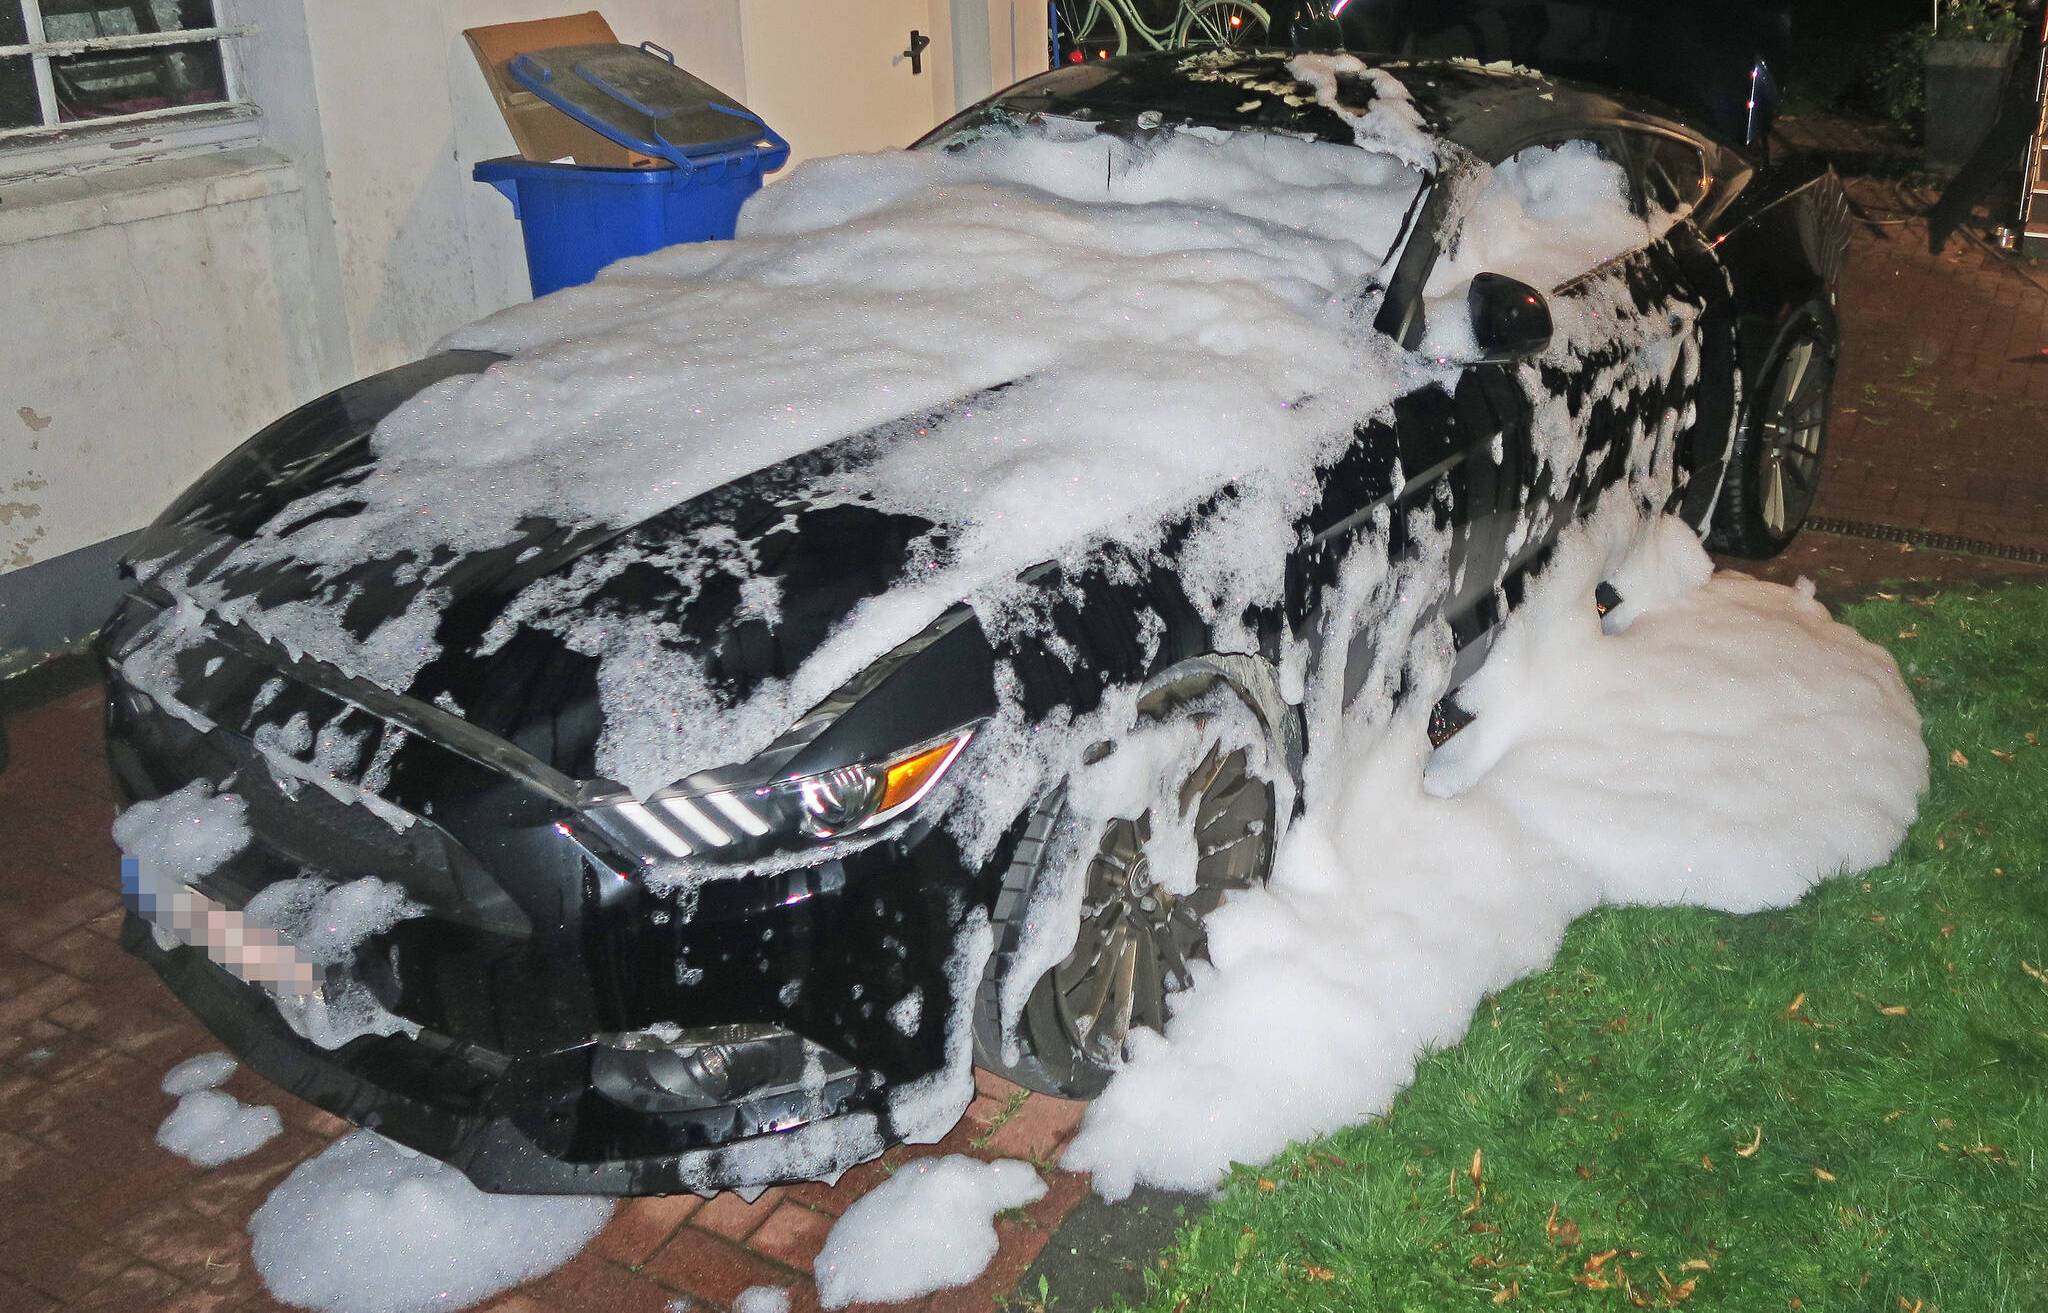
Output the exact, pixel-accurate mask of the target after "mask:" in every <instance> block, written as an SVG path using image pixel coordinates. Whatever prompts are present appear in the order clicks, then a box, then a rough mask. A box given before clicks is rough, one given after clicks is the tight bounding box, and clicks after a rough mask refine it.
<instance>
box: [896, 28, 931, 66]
mask: <svg viewBox="0 0 2048 1313" xmlns="http://www.w3.org/2000/svg"><path fill="white" fill-rule="evenodd" d="M931 43H932V39H931V38H930V37H928V36H926V35H925V34H924V33H922V32H920V31H918V30H917V29H916V28H914V27H913V28H911V29H910V49H908V50H906V51H904V52H903V53H902V54H900V55H898V56H897V58H898V59H907V60H909V61H910V76H912V77H916V76H917V75H918V74H920V73H922V72H924V50H925V47H926V46H928V45H930V44H931Z"/></svg>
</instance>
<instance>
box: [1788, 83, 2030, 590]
mask: <svg viewBox="0 0 2048 1313" xmlns="http://www.w3.org/2000/svg"><path fill="white" fill-rule="evenodd" d="M1786 127H1787V134H1786V135H1788V136H1789V137H1791V138H1792V139H1793V141H1794V143H1795V144H1796V145H1797V146H1798V147H1800V148H1803V149H1808V150H1813V151H1817V152H1819V153H1822V154H1830V153H1833V154H1838V155H1849V154H1854V155H1856V156H1858V157H1861V158H1865V159H1867V158H1869V157H1870V156H1871V154H1872V153H1873V143H1872V141H1871V139H1870V134H1868V133H1867V132H1862V131H1859V130H1858V129H1855V128H1852V127H1848V126H1845V125H1842V124H1839V123H1836V122H1830V121H1825V120H1806V121H1794V122H1792V123H1790V124H1788V125H1786ZM1877 146H1878V148H1879V149H1880V150H1881V148H1882V146H1883V143H1882V142H1879V143H1877ZM1849 191H1850V195H1851V196H1852V197H1853V198H1854V199H1855V200H1856V202H1857V203H1858V204H1859V206H1860V207H1861V208H1862V209H1863V211H1864V213H1865V215H1866V216H1867V217H1868V219H1869V220H1870V221H1868V222H1865V223H1861V224H1858V225H1857V228H1856V231H1855V235H1854V238H1853V244H1852V249H1851V256H1850V261H1849V268H1848V272H1847V275H1846V276H1845V278H1844V279H1843V286H1842V317H1843V325H1844V334H1843V336H1844V341H1843V350H1842V363H1841V372H1840V375H1839V376H1838V381H1837V384H1836V388H1835V410H1834V424H1833V427H1832V430H1831V431H1830V433H1829V444H1830V450H1829V452H1828V454H1827V461H1826V464H1825V466H1824V467H1823V470H1822V475H1821V486H1820V494H1819V497H1818V498H1817V499H1816V501H1815V504H1814V512H1813V513H1814V514H1815V515H1818V516H1826V517H1831V518H1837V519H1844V520H1858V521H1866V522H1874V523H1880V524H1889V525H1896V526H1899V527H1901V528H1907V529H1917V530H1924V531H1927V532H1930V533H1939V534H1955V535H1960V536H1963V537H1968V538H1976V539H1982V540H1985V541H1988V542H1993V543H1999V544H2003V545H2006V546H2011V547H2024V548H2033V549H2035V550H2043V551H2048V262H2042V261H2034V262H2032V263H2031V265H2029V264H2027V263H2025V262H2017V261H2015V260H2013V259H2012V258H2011V257H2009V256H2004V255H2000V254H1997V253H1994V252H1993V251H1991V250H1989V249H1988V248H1987V247H1986V246H1985V245H1983V244H1982V243H1980V242H1977V241H1973V240H1971V239H1970V238H1969V237H1968V236H1967V235H1965V234H1958V235H1956V236H1955V237H1953V238H1951V239H1950V240H1949V242H1948V244H1947V249H1946V250H1945V251H1944V252H1943V253H1942V254H1939V255H1936V254H1932V253H1930V252H1929V251H1928V249H1927V248H1928V233H1927V226H1926V224H1925V223H1924V222H1922V221H1920V220H1919V219H1918V218H1916V217H1913V214H1914V211H1916V210H1920V209H1924V208H1925V207H1926V205H1927V204H1929V203H1930V202H1931V201H1932V199H1933V195H1932V193H1931V192H1930V191H1927V190H1924V189H1918V188H1914V187H1912V186H1909V185H1906V184H1903V183H1900V182H1896V181H1883V180H1879V179H1874V178H1855V179H1851V180H1850V183H1849Z"/></svg>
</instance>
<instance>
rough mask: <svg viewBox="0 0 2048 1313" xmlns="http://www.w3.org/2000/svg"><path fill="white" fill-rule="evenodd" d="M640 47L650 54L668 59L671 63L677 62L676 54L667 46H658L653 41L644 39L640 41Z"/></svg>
mask: <svg viewBox="0 0 2048 1313" xmlns="http://www.w3.org/2000/svg"><path fill="white" fill-rule="evenodd" d="M640 48H641V49H642V50H645V51H646V52H647V53H648V54H650V55H660V56H661V57H662V58H663V59H666V60H667V61H668V62H669V63H671V64H673V63H675V62H676V57H675V55H674V54H673V53H671V52H670V50H669V48H668V47H667V46H658V45H656V44H654V43H653V42H652V41H642V42H641V43H640Z"/></svg>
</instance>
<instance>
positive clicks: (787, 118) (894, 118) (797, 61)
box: [740, 0, 953, 161]
mask: <svg viewBox="0 0 2048 1313" xmlns="http://www.w3.org/2000/svg"><path fill="white" fill-rule="evenodd" d="M951 10H952V0H741V4H740V48H741V49H742V50H743V51H744V52H745V58H746V65H747V89H746V93H745V97H744V98H745V100H746V103H747V107H748V108H749V109H751V110H753V111H754V112H755V113H756V114H759V115H760V116H761V117H762V118H763V119H765V120H767V122H768V124H769V126H771V127H773V128H774V129H775V130H776V131H777V132H779V133H781V134H782V135H783V136H785V137H787V138H788V139H789V145H790V159H791V160H792V161H796V160H804V159H811V158H814V157H816V156H819V155H837V154H840V153H841V152H843V151H850V150H887V149H890V148H892V147H901V146H908V145H909V144H910V143H911V142H913V141H915V140H917V139H918V138H919V137H921V136H923V135H924V134H925V133H926V132H929V131H930V130H931V129H932V128H933V127H934V126H936V125H937V124H938V123H939V122H940V121H941V120H943V119H945V118H948V117H950V116H951V115H952V113H953V67H952V64H953V42H952V27H951ZM913 29H914V30H916V31H918V32H920V33H922V34H923V35H924V36H926V37H928V38H930V39H931V44H930V45H928V46H926V47H925V48H924V52H923V54H922V56H921V57H920V59H919V61H918V63H919V64H920V65H921V68H922V71H921V72H917V73H913V72H912V71H911V61H910V60H909V59H908V58H906V57H905V56H904V55H903V51H904V50H906V49H907V48H908V47H909V45H910V33H911V31H912V30H913Z"/></svg>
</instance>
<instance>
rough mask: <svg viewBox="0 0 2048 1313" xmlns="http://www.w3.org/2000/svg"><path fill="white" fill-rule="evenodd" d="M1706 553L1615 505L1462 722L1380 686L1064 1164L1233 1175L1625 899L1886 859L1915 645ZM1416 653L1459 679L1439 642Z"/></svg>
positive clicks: (1898, 799)
mask: <svg viewBox="0 0 2048 1313" xmlns="http://www.w3.org/2000/svg"><path fill="white" fill-rule="evenodd" d="M1710 572H1711V566H1710V564H1709V563H1708V561H1707V559H1706V557H1705V555H1704V553H1703V552H1701V550H1700V548H1699V544H1698V543H1697V541H1696V540H1694V538H1693V537H1692V535H1691V533H1690V532H1689V531H1688V530H1686V529H1685V528H1684V526H1683V525H1680V524H1678V523H1677V522H1676V521H1673V520H1668V519H1666V520H1659V521H1655V522H1652V523H1651V524H1649V525H1647V526H1641V525H1639V523H1638V521H1636V520H1635V518H1634V516H1633V515H1618V516H1607V517H1602V518H1601V519H1600V520H1598V521H1596V522H1594V523H1591V524H1589V525H1587V526H1584V527H1582V528H1580V529H1577V530H1574V531H1572V532H1571V533H1570V534H1569V535H1568V537H1567V539H1566V542H1565V544H1564V546H1563V548H1562V550H1561V552H1560V556H1559V559H1558V560H1557V563H1556V564H1555V565H1554V566H1553V567H1552V569H1551V570H1550V571H1549V573H1548V574H1547V575H1546V576H1545V577H1544V579H1543V580H1542V581H1541V582H1540V583H1539V584H1538V585H1537V586H1536V587H1535V588H1534V589H1533V590H1532V594H1531V596H1530V598H1529V599H1528V602H1527V604H1526V605H1525V606H1524V608H1523V609H1522V610H1520V611H1519V612H1517V613H1516V615H1515V616H1514V618H1513V619H1512V620H1511V621H1510V622H1509V625H1508V628H1507V630H1506V632H1505V633H1504V635H1503V636H1502V638H1501V639H1500V641H1499V643H1498V645H1497V647H1496V649H1495V652H1494V655H1493V657H1492V659H1491V661H1490V662H1489V664H1488V665H1487V666H1486V667H1485V669H1484V670H1483V671H1482V672H1481V674H1480V675H1479V676H1478V677H1477V678H1476V679H1475V680H1474V681H1472V682H1471V683H1470V685H1469V686H1468V687H1467V688H1466V689H1465V690H1464V691H1462V692H1461V693H1460V695H1459V697H1460V701H1461V702H1462V703H1463V704H1464V705H1466V706H1467V707H1468V708H1470V709H1471V710H1474V711H1476V712H1477V713H1478V720H1477V721H1476V722H1475V723H1474V724H1473V725H1472V726H1471V727H1469V728H1468V729H1466V730H1465V731H1464V732H1463V733H1462V734H1460V735H1458V736H1457V737H1456V738H1454V739H1452V740H1451V741H1450V742H1449V743H1448V744H1447V745H1445V746H1444V747H1443V748H1441V749H1439V750H1437V751H1436V752H1434V753H1432V752H1431V751H1430V749H1429V744H1428V741H1427V737H1426V734H1425V726H1426V716H1427V713H1428V710H1429V704H1430V701H1431V699H1430V698H1429V697H1416V698H1413V699H1410V700H1409V701H1408V702H1407V703H1406V704H1405V705H1404V706H1403V707H1402V708H1401V709H1400V710H1398V711H1394V710H1391V709H1390V704H1389V703H1387V702H1386V701H1384V700H1380V701H1375V700H1371V699H1367V700H1362V701H1361V703H1359V704H1354V706H1353V707H1351V708H1350V709H1349V710H1348V711H1347V713H1346V715H1345V717H1344V718H1343V722H1342V728H1341V730H1340V731H1339V732H1337V733H1336V734H1334V735H1330V736H1326V737H1325V738H1324V739H1323V740H1322V742H1321V743H1319V744H1314V743H1312V758H1311V762H1310V766H1309V770H1308V778H1307V794H1306V797H1307V802H1308V807H1307V810H1306V813H1305V814H1304V816H1303V817H1301V818H1300V820H1299V821H1297V823H1296V824H1295V826H1294V827H1293V828H1292V829H1291V830H1290V831H1289V834H1288V837H1287V839H1286V841H1285V843H1284V844H1283V846H1282V849H1281V851H1280V854H1279V859H1278V862H1277V866H1276V870H1275V872H1274V874H1273V878H1272V880H1271V883H1270V885H1269V886H1268V887H1267V888H1265V889H1262V890H1257V891H1253V892H1249V893H1246V894H1243V895H1240V896H1237V897H1234V898H1232V899H1231V900H1230V901H1228V902H1226V903H1225V905H1224V906H1223V907H1222V908H1221V909H1219V910H1218V911H1217V912H1216V913H1214V914H1213V915H1212V916H1211V917H1210V918H1209V922H1208V925H1209V942H1210V949H1211V953H1212V955H1213V958H1214V962H1215V968H1216V969H1215V971H1214V972H1213V974H1210V975H1208V976H1207V977H1206V978H1204V979H1203V980H1202V981H1201V982H1200V983H1198V984H1197V985H1196V987H1195V988H1194V989H1193V990H1192V991H1190V992H1187V993H1184V994H1181V995H1178V996H1176V997H1175V1000H1174V1001H1175V1007H1174V1010H1173V1014H1172V1017H1171V1020H1170V1021H1169V1023H1168V1025H1167V1029H1166V1033H1165V1035H1163V1036H1161V1035H1158V1034H1155V1033H1152V1032H1149V1031H1142V1030H1141V1031H1138V1032H1136V1033H1135V1034H1134V1038H1133V1040H1132V1043H1131V1046H1130V1054H1129V1062H1128V1065H1127V1066H1126V1067H1125V1068H1124V1069H1123V1070H1122V1071H1121V1072H1120V1073H1119V1074H1118V1075H1117V1076H1116V1078H1115V1079H1114V1080H1113V1081H1112V1083H1111V1085H1110V1087H1109V1089H1108V1091H1107V1092H1106V1093H1105V1094H1104V1096H1103V1097H1102V1098H1101V1099H1099V1100H1098V1101H1097V1102H1096V1103H1094V1104H1093V1105H1091V1107H1090V1108H1089V1111H1088V1115H1087V1118H1086V1120H1085V1121H1084V1123H1083V1125H1082V1128H1081V1131H1080V1133H1079V1135H1078V1136H1077V1137H1076V1139H1075V1140H1074V1142H1073V1144H1072V1146H1071V1147H1070V1149H1069V1150H1068V1153H1067V1155H1066V1157H1065V1160H1064V1165H1065V1166H1067V1167H1070V1168H1075V1169H1080V1170H1086V1171H1090V1172H1093V1173H1094V1174H1095V1184H1096V1188H1097V1189H1098V1191H1100V1192H1101V1193H1102V1194H1104V1195H1105V1196H1106V1197H1109V1198H1118V1197H1121V1196H1123V1195H1125V1194H1127V1193H1128V1192H1129V1191H1130V1190H1131V1189H1132V1188H1133V1186H1134V1185H1136V1184H1138V1183H1145V1184H1151V1185H1158V1186H1164V1187H1169V1188H1179V1189H1207V1188H1209V1187H1211V1186H1213V1185H1214V1184H1215V1183H1216V1182H1217V1180H1218V1179H1219V1178H1220V1177H1221V1175H1222V1174H1223V1173H1224V1171H1225V1170H1227V1168H1228V1166H1229V1164H1230V1163H1231V1162H1233V1161H1238V1162H1262V1161H1264V1160H1266V1159H1267V1158H1269V1157H1271V1156H1272V1155H1273V1154H1275V1153H1276V1152H1278V1151H1279V1150H1280V1149H1281V1148H1282V1147H1284V1146H1285V1145H1286V1144H1287V1143H1288V1141H1290V1140H1293V1139H1300V1138H1305V1137H1308V1136H1312V1135H1315V1134H1318V1133H1321V1132H1326V1131H1330V1130H1334V1129H1336V1128H1338V1127H1342V1126H1346V1125H1350V1124H1353V1123H1356V1122H1360V1121H1363V1120H1366V1119H1369V1118H1370V1117H1372V1116H1373V1115H1375V1114H1376V1113H1378V1112H1380V1111H1381V1110H1383V1109H1384V1108H1385V1107H1386V1106H1387V1105H1388V1103H1389V1101H1390V1100H1391V1099H1392V1098H1393V1096H1394V1094H1395V1093H1396V1092H1398V1091H1399V1090H1400V1089H1401V1088H1402V1087H1403V1086H1404V1085H1406V1084H1407V1082H1408V1080H1409V1079H1410V1076H1411V1074H1412V1071H1413V1068H1414V1063H1415V1060H1416V1058H1417V1057H1418V1056H1419V1055H1420V1054H1421V1053H1423V1052H1424V1051H1426V1050H1429V1049H1433V1048H1440V1047H1444V1046H1447V1045H1449V1044H1452V1043H1455V1042H1456V1041H1457V1040H1458V1038H1459V1037H1460V1036H1461V1035H1462V1034H1463V1033H1464V1030H1465V1027H1466V1025H1467V1024H1468V1022H1469V1021H1470V1018H1471V1016H1472V1011H1473V1008H1474V1007H1475V1006H1476V1005H1477V1003H1478V1002H1479V1000H1480V999H1481V997H1482V996H1484V995H1485V994H1487V993H1488V992H1490V991H1494V990H1498V989H1499V988H1501V987H1502V986H1504V985H1506V984H1507V983H1509V982H1510V981H1512V980H1514V979H1516V978H1517V977H1519V976H1521V975H1524V974H1526V973H1528V972H1530V971H1533V970H1536V969H1538V968H1540V967H1542V966H1544V965H1546V964H1547V963H1548V962H1549V961H1550V959H1551V957H1552V955H1553V954H1554V953H1555V951H1556V949H1557V946H1558V943H1559V941H1560V940H1561V938H1562V936H1563V933H1564V930H1565V927H1566V926H1567V925H1568V924H1569V923H1570V922H1571V920H1572V919H1573V918H1574V917H1576V916H1578V915H1579V914H1581V913H1583V912H1585V911H1587V910H1588V909H1590V908H1592V907H1593V906H1595V905H1597V904H1599V903H1602V902H1637V903H1680V902H1683V903H1692V904H1698V905H1700V906H1705V907H1713V908H1722V909H1727V910H1731V911H1751V910H1755V909H1758V908H1763V907H1772V906H1779V905H1783V904H1786V903H1789V902H1792V901H1794V900H1796V899H1797V898H1798V897H1799V896H1800V895H1801V893H1803V892H1804V891H1805V890H1806V889H1807V888H1808V887H1809V886H1811V885H1812V884H1813V883H1814V882H1815V881H1818V880H1821V879H1824V878H1826V877H1827V876H1830V875H1834V874H1836V873H1838V872H1841V871H1844V870H1856V869H1861V868H1864V867H1868V866H1870V865H1873V864H1875V863H1878V862H1881V861H1883V860H1884V859H1885V857H1886V856H1887V855H1888V854H1889V853H1890V852H1891V851H1892V850H1893V848H1894V847H1896V845H1897V844H1898V843H1899V841H1900V839H1901V838H1902V836H1903V835H1904V833H1905V830H1906V827H1907V825H1908V824H1909V823H1910V822H1911V820H1912V818H1913V815H1914V813H1915V809H1916V806H1917V800H1918V797H1919V795H1920V793H1921V791H1922V790H1923V788H1924V787H1925V785H1926V780H1927V757H1926V752H1925V750H1924V748H1923V746H1922V744H1921V740H1920V735H1919V723H1920V722H1919V715H1918V713H1917V712H1916V710H1915V709H1914V706H1913V701H1912V698H1911V697H1910V696H1909V695H1908V694H1907V692H1906V689H1905V687H1904V685H1903V683H1902V682H1901V680H1900V678H1899V674H1898V671H1897V669H1896V667H1895V666H1894V664H1893V662H1892V660H1891V658H1890V656H1889V655H1888V654H1886V653H1885V652H1884V651H1883V650H1882V649H1881V648H1878V647H1876V646H1875V645H1873V644H1871V643H1869V642H1867V641H1866V640H1864V639H1863V638H1862V637H1861V636H1859V635H1857V634H1856V633H1855V632H1854V631H1853V630H1851V629H1848V628H1847V627H1845V626H1843V625H1840V624H1837V623H1836V622H1834V621H1833V620H1832V619H1830V618H1829V617H1828V614H1827V612H1826V610H1825V609H1824V608H1823V607H1821V606H1820V605H1819V604H1818V603H1817V602H1815V601H1814V600H1813V597H1812V592H1811V589H1810V588H1801V589H1794V588H1784V587H1780V586H1777V585H1774V584H1766V583H1760V582H1757V581H1755V580H1751V579H1748V578H1746V577H1743V576H1741V575H1735V574H1721V575H1713V576H1712V577H1709V575H1710ZM1603 579H1606V580H1613V581H1615V582H1616V583H1617V586H1618V588H1619V589H1620V591H1621V592H1622V595H1623V597H1624V598H1625V600H1626V606H1625V607H1624V608H1622V609H1620V610H1617V611H1616V612H1614V613H1613V614H1611V615H1610V617H1609V622H1608V623H1607V624H1606V625H1605V626H1603V624H1602V622H1601V621H1600V619H1599V618H1598V616H1597V614H1596V611H1595V608H1594V606H1593V590H1594V586H1595V584H1597V583H1598V582H1600V581H1601V580H1603ZM1409 659H1410V661H1411V662H1412V663H1413V664H1412V665H1411V670H1416V671H1419V672H1420V673H1421V683H1422V686H1423V687H1424V688H1425V689H1426V688H1429V687H1431V682H1430V681H1431V679H1432V678H1434V679H1435V681H1436V684H1437V686H1440V685H1441V681H1442V678H1443V659H1442V656H1441V654H1440V653H1439V654H1435V655H1432V653H1431V651H1430V650H1429V648H1428V646H1427V644H1426V643H1425V644H1422V645H1418V648H1417V650H1416V651H1415V652H1413V653H1411V654H1410V657H1409ZM1397 667H1398V662H1397ZM1432 669H1433V670H1434V675H1432V674H1431V671H1432ZM1645 951H1646V952H1648V951H1650V950H1649V949H1647V948H1646V949H1645Z"/></svg>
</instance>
